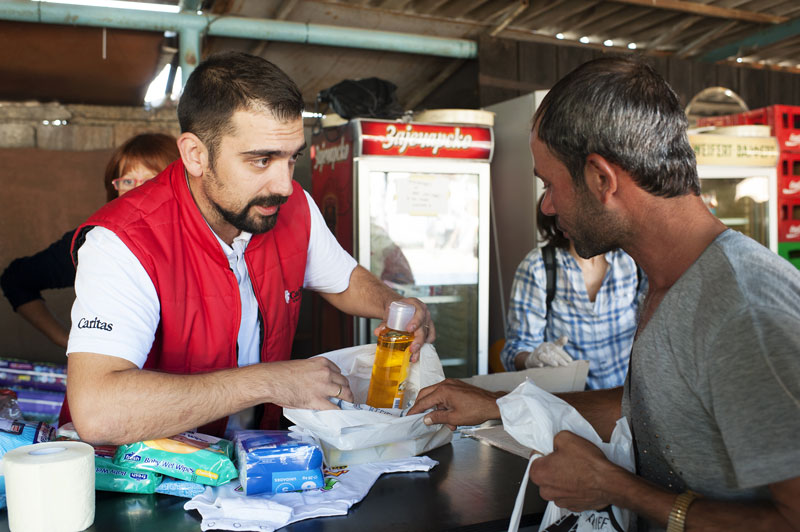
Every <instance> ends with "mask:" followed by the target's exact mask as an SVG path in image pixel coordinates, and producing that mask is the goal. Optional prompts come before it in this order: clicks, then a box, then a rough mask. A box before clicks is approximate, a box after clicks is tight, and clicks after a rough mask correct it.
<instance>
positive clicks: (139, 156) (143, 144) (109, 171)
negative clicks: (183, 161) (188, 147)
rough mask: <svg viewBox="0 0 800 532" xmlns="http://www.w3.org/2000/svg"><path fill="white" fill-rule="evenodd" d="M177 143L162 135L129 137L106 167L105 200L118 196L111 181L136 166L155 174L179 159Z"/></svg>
mask: <svg viewBox="0 0 800 532" xmlns="http://www.w3.org/2000/svg"><path fill="white" fill-rule="evenodd" d="M177 142H178V141H177V140H175V137H173V136H171V135H165V134H164V133H142V134H140V135H136V136H135V137H131V138H129V139H128V140H126V141H125V142H124V143H123V144H122V145H121V146H119V147H118V148H117V149H116V150H114V153H113V154H112V155H111V159H110V160H109V161H108V164H107V165H106V174H105V178H104V182H105V186H106V200H107V201H111V200H113V199H115V198H116V197H117V196H118V195H119V194H118V193H117V190H116V189H115V188H114V185H113V183H112V181H114V180H115V179H117V178H118V177H121V176H123V175H125V174H126V173H127V172H128V171H129V170H131V169H132V168H133V167H135V166H137V165H143V166H145V167H146V168H149V169H150V170H152V171H153V172H155V173H156V174H159V173H161V171H162V170H163V169H164V168H166V167H167V166H169V164H170V163H171V162H173V161H175V160H176V159H178V158H180V153H179V152H178V143H177Z"/></svg>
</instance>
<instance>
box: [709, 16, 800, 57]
mask: <svg viewBox="0 0 800 532" xmlns="http://www.w3.org/2000/svg"><path fill="white" fill-rule="evenodd" d="M796 35H800V18H796V19H794V20H792V21H790V22H787V23H785V24H780V25H778V26H772V27H771V28H767V29H766V30H762V31H758V32H756V33H753V34H751V35H748V36H747V37H745V38H743V39H739V40H737V41H734V42H732V43H729V44H726V45H725V46H721V47H719V48H717V49H716V50H712V51H710V52H708V53H706V54H704V55H703V56H702V57H701V58H700V59H701V60H703V61H709V62H715V61H721V60H723V59H727V58H729V57H731V56H734V55H737V54H739V53H740V51H744V53H745V54H747V53H749V52H748V50H752V49H754V48H759V47H762V46H767V45H769V44H772V43H774V42H778V41H782V40H784V39H789V38H791V37H794V36H796Z"/></svg>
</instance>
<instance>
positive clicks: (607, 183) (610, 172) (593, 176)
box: [584, 153, 620, 204]
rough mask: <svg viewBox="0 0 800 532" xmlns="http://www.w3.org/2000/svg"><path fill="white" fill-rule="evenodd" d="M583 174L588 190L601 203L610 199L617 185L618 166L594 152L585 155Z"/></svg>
mask: <svg viewBox="0 0 800 532" xmlns="http://www.w3.org/2000/svg"><path fill="white" fill-rule="evenodd" d="M584 176H585V177H586V185H587V186H588V187H589V191H590V192H591V193H592V194H594V196H595V197H596V198H597V199H598V200H599V201H600V202H601V203H603V204H605V203H607V202H608V201H609V200H610V199H611V197H612V196H613V195H614V194H615V193H616V192H617V188H618V187H619V178H620V175H619V168H618V167H617V166H616V165H614V164H611V163H610V162H609V161H608V159H606V158H605V157H603V156H602V155H598V154H596V153H590V154H589V155H588V156H587V157H586V166H585V167H584Z"/></svg>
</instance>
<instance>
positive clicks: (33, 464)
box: [4, 441, 94, 532]
mask: <svg viewBox="0 0 800 532" xmlns="http://www.w3.org/2000/svg"><path fill="white" fill-rule="evenodd" d="M4 469H5V475H6V493H7V497H8V527H9V529H10V530H11V532H39V531H42V532H44V531H51V532H62V531H63V532H67V531H75V530H84V529H86V528H88V527H89V526H91V524H92V523H93V522H94V449H92V446H91V445H88V444H86V443H82V442H76V441H54V442H47V443H37V444H34V445H26V446H24V447H19V448H17V449H14V450H13V451H9V452H8V453H7V454H6V455H5V459H4Z"/></svg>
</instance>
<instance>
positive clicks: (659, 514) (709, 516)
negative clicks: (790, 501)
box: [608, 472, 797, 532]
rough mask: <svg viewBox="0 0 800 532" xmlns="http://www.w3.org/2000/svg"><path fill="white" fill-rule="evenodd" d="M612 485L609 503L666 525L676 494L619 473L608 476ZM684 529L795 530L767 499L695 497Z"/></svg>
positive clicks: (721, 531) (723, 531)
mask: <svg viewBox="0 0 800 532" xmlns="http://www.w3.org/2000/svg"><path fill="white" fill-rule="evenodd" d="M608 485H611V486H614V488H613V489H614V491H615V493H614V495H613V496H612V498H611V502H612V504H614V505H616V506H619V507H622V508H628V509H630V510H631V511H633V512H634V513H635V514H638V515H641V516H644V517H646V518H648V519H649V520H651V521H652V522H654V523H657V524H658V525H659V526H661V527H665V528H666V526H667V520H668V518H669V514H670V511H671V509H672V506H673V504H674V503H675V499H676V497H677V494H676V493H672V492H668V491H666V490H663V489H662V488H660V487H658V486H655V485H654V484H651V483H649V482H648V481H646V480H644V479H642V478H641V477H636V476H634V475H632V474H630V473H627V472H625V473H622V474H621V475H620V476H619V477H614V478H611V479H609V482H608ZM685 529H686V530H687V532H692V531H700V530H703V531H709V532H729V531H733V530H743V531H744V530H747V531H753V532H756V531H764V532H772V531H774V532H779V531H781V532H782V531H787V532H788V531H791V530H797V529H795V528H793V527H792V526H791V524H790V520H789V519H787V518H786V516H785V515H782V514H781V512H780V511H779V510H778V508H777V507H776V505H775V504H774V503H772V502H770V501H761V502H749V503H746V502H742V501H737V502H723V501H717V500H711V499H704V498H700V499H696V500H695V501H694V502H693V503H692V504H691V506H690V507H689V511H688V513H687V517H686V527H685Z"/></svg>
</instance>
